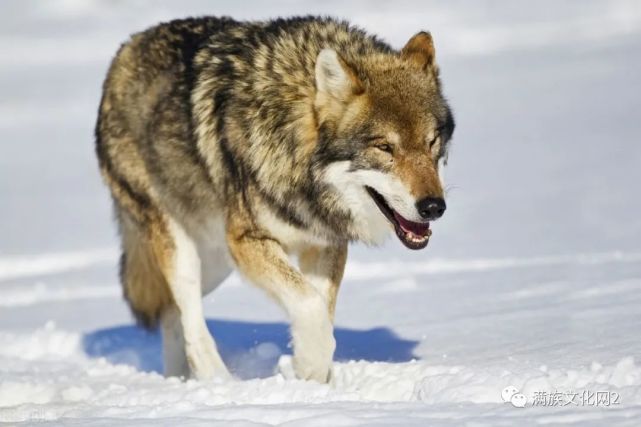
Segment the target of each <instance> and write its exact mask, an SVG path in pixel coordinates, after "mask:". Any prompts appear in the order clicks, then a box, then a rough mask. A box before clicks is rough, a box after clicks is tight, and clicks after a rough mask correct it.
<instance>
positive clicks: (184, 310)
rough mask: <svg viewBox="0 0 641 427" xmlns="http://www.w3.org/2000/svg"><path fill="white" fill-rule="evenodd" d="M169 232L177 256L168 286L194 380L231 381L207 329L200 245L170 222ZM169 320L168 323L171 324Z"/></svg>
mask: <svg viewBox="0 0 641 427" xmlns="http://www.w3.org/2000/svg"><path fill="white" fill-rule="evenodd" d="M169 231H170V234H171V236H172V238H173V242H174V248H175V249H174V250H175V252H174V257H173V261H174V262H173V269H172V273H171V276H170V278H169V280H168V283H169V288H170V289H171V293H172V296H173V300H174V302H175V305H176V309H177V312H178V318H179V323H180V326H181V327H182V333H183V340H184V352H185V356H186V359H187V364H188V366H189V370H190V372H191V376H192V377H194V378H196V379H208V378H212V377H214V376H219V377H229V376H230V375H229V371H228V370H227V368H226V367H225V364H224V362H223V360H222V358H221V357H220V354H219V353H218V349H217V347H216V343H215V341H214V339H213V337H212V336H211V334H210V333H209V330H208V329H207V323H206V321H205V316H204V313H203V304H202V292H203V286H202V270H201V259H200V256H199V254H198V248H197V245H196V243H195V242H194V240H193V239H192V238H191V237H190V236H189V235H187V233H186V232H185V230H184V229H183V228H182V227H181V226H180V225H179V224H178V223H176V222H175V221H173V220H171V219H170V220H169ZM170 320H171V319H168V322H169V321H170ZM173 323H174V325H171V326H176V325H175V323H176V322H175V321H174V322H173ZM168 326H169V325H168ZM168 332H170V331H168ZM177 343H180V341H179V340H178V342H177ZM168 356H170V355H168Z"/></svg>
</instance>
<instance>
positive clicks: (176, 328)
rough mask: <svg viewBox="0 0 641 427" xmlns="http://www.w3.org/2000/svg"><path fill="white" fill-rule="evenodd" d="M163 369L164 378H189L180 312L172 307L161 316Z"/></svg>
mask: <svg viewBox="0 0 641 427" xmlns="http://www.w3.org/2000/svg"><path fill="white" fill-rule="evenodd" d="M161 325H162V346H163V351H162V354H163V367H164V373H165V376H166V377H182V378H188V377H189V364H188V363H187V355H186V354H185V336H184V334H183V327H182V325H181V323H180V312H179V311H178V308H177V307H176V306H175V305H174V306H171V307H168V308H167V309H165V311H164V312H163V314H162V316H161Z"/></svg>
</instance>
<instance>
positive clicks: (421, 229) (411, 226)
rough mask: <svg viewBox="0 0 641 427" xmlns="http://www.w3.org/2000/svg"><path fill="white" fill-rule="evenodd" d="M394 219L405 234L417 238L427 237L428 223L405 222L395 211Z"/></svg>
mask: <svg viewBox="0 0 641 427" xmlns="http://www.w3.org/2000/svg"><path fill="white" fill-rule="evenodd" d="M394 218H396V221H398V225H399V226H400V227H401V229H402V230H403V231H405V232H406V233H407V232H411V233H414V234H416V235H418V236H425V235H427V233H428V231H429V229H430V224H429V223H425V224H421V223H418V222H413V221H409V220H406V219H405V218H403V217H402V216H400V215H399V214H398V213H397V212H396V211H394Z"/></svg>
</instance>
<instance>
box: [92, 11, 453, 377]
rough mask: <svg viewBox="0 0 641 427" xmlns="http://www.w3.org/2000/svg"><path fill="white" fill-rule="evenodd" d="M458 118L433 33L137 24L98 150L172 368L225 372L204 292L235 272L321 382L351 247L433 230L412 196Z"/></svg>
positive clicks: (141, 317)
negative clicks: (278, 318)
mask: <svg viewBox="0 0 641 427" xmlns="http://www.w3.org/2000/svg"><path fill="white" fill-rule="evenodd" d="M453 129H454V122H453V119H452V114H451V112H450V109H449V107H448V105H447V103H446V101H445V99H444V98H443V96H442V94H441V84H440V80H439V73H438V67H437V66H436V63H435V60H434V46H433V43H432V38H431V36H430V35H429V34H428V33H424V32H421V33H418V34H417V35H416V36H414V37H413V38H412V39H411V40H410V41H409V42H408V43H407V45H406V46H405V47H404V48H403V49H402V50H401V51H400V52H399V51H396V50H394V49H392V48H391V47H390V46H388V45H387V44H385V43H384V42H382V41H380V40H379V39H377V38H376V37H374V36H371V35H368V34H366V33H365V32H363V31H361V30H359V29H356V28H354V27H352V26H350V25H349V24H347V23H345V22H341V21H337V20H334V19H329V18H317V17H302V18H290V19H277V20H273V21H265V22H239V21H235V20H233V19H230V18H214V17H206V18H198V19H184V20H176V21H172V22H169V23H164V24H160V25H158V26H155V27H153V28H150V29H148V30H146V31H144V32H141V33H137V34H134V35H133V36H132V37H131V39H130V40H129V41H128V42H126V43H125V44H123V45H122V46H121V48H120V50H119V51H118V53H117V55H116V56H115V58H114V59H113V62H112V64H111V67H110V68H109V72H108V74H107V77H106V80H105V82H104V86H103V96H102V100H101V103H100V108H99V115H98V121H97V125H96V151H97V155H98V159H99V164H100V170H101V173H102V176H103V178H104V180H105V182H106V183H107V185H108V186H109V189H110V191H111V194H112V197H113V200H114V205H115V212H116V218H117V222H118V225H119V231H120V235H121V238H122V257H121V263H120V278H121V282H122V285H123V289H124V296H125V299H126V300H127V301H128V303H129V305H130V307H131V309H132V311H133V313H134V315H135V317H136V318H137V320H138V322H139V323H140V324H142V325H144V326H146V327H149V328H152V327H155V326H156V325H157V324H160V325H161V326H162V332H163V346H164V359H165V372H166V374H167V375H176V376H189V375H191V376H193V377H196V378H210V377H212V376H216V375H220V376H226V375H228V373H227V369H226V368H225V365H224V363H223V361H222V359H221V358H220V356H219V354H218V351H217V349H216V344H215V342H214V340H213V339H212V337H211V335H210V334H209V332H208V330H207V326H206V323H205V319H204V316H203V309H202V300H201V298H202V296H203V295H204V294H207V293H209V292H210V291H212V290H213V289H215V288H216V287H217V286H218V285H219V284H220V283H221V282H222V281H223V280H224V279H225V277H227V275H228V274H229V273H230V272H231V271H232V270H233V269H237V270H238V271H239V272H240V273H241V274H242V275H243V276H244V277H245V278H246V279H248V280H249V281H250V282H252V283H254V284H255V285H257V286H258V287H260V288H262V289H263V290H264V291H266V292H267V294H269V295H270V296H271V297H272V298H273V299H274V300H275V301H276V302H278V303H279V304H280V305H281V306H282V307H283V308H284V309H285V311H286V312H287V313H288V315H289V316H290V318H291V322H292V330H291V332H292V340H293V345H294V370H295V372H296V374H297V376H298V377H299V378H303V379H313V380H316V381H320V382H326V381H328V380H329V378H330V374H331V360H332V356H333V353H334V348H335V341H334V338H333V332H332V330H333V326H332V324H333V318H334V309H335V304H336V296H337V292H338V288H339V285H340V282H341V279H342V276H343V269H344V266H345V261H346V257H347V246H348V243H349V242H353V241H361V242H365V243H367V244H378V243H380V242H381V241H382V240H383V239H384V238H385V237H386V236H387V235H389V234H390V233H389V232H390V230H393V229H396V231H397V234H399V233H400V234H399V237H401V235H402V237H403V239H406V240H407V239H409V238H410V237H411V238H414V237H415V238H417V239H419V240H420V239H422V240H423V241H425V238H429V235H428V234H425V233H427V231H426V230H427V228H426V227H428V225H427V222H426V218H427V219H430V220H433V219H435V218H436V217H434V216H433V215H432V216H426V215H427V214H426V212H428V211H427V210H421V209H420V208H419V207H417V206H419V204H420V202H421V200H426V198H431V199H430V200H432V199H434V200H437V199H438V200H441V199H442V198H443V189H442V184H441V182H440V180H439V175H438V171H439V161H440V160H442V159H443V158H444V157H445V155H446V152H447V145H448V141H449V139H450V137H451V135H452V132H453ZM381 203H382V205H381ZM377 204H378V205H377ZM381 206H383V207H381ZM421 206H422V205H421ZM430 206H431V205H430ZM439 206H440V205H439ZM444 206H445V205H444V202H442V209H440V214H442V210H444ZM379 208H380V210H379ZM429 212H432V211H429ZM385 213H386V214H387V217H386V215H385ZM397 215H398V216H397ZM430 215H431V214H430ZM435 215H436V214H435ZM399 217H402V218H404V219H398V218H399ZM394 218H397V219H394ZM395 221H397V222H395ZM407 224H410V225H409V226H408V225H407ZM412 224H415V225H412ZM410 226H411V227H414V228H413V229H416V230H420V231H417V232H416V233H419V234H420V235H416V234H411V233H410V232H408V231H407V227H410ZM399 227H400V228H399ZM399 230H401V231H399ZM408 236H409V237H408ZM404 242H405V241H404ZM408 242H409V240H408V241H407V242H405V243H406V244H408V245H409V244H410V243H408ZM425 244H426V243H425ZM292 256H293V257H297V259H298V266H296V265H295V264H294V263H293V262H292V260H291V257H292Z"/></svg>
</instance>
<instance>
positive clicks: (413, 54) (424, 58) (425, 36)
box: [401, 31, 436, 71]
mask: <svg viewBox="0 0 641 427" xmlns="http://www.w3.org/2000/svg"><path fill="white" fill-rule="evenodd" d="M435 56H436V51H435V50H434V41H433V40H432V35H431V34H430V33H427V32H425V31H421V32H420V33H417V34H415V35H414V37H412V38H411V39H409V41H408V42H407V44H406V45H405V47H404V48H403V49H402V50H401V58H403V59H404V60H406V61H409V62H410V63H411V64H413V65H414V66H416V67H418V68H419V69H421V70H423V71H427V70H429V69H430V68H432V69H435V68H436V61H435Z"/></svg>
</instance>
